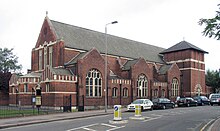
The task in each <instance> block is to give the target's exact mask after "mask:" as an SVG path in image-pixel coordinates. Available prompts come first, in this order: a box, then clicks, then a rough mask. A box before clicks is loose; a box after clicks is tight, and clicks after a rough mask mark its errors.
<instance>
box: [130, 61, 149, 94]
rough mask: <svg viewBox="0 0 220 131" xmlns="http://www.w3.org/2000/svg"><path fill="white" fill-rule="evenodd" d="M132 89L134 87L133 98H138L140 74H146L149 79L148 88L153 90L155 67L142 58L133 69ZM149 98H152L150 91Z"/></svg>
mask: <svg viewBox="0 0 220 131" xmlns="http://www.w3.org/2000/svg"><path fill="white" fill-rule="evenodd" d="M131 70H132V76H131V78H132V87H133V96H136V94H137V92H136V91H137V90H136V85H137V79H138V76H139V75H140V74H144V75H145V76H146V77H147V79H148V87H149V89H148V90H150V88H151V81H152V80H153V67H152V66H150V65H149V64H147V63H146V62H145V60H144V59H143V58H140V59H139V61H138V62H137V63H136V64H134V66H133V67H132V69H131ZM148 96H149V97H150V91H148Z"/></svg>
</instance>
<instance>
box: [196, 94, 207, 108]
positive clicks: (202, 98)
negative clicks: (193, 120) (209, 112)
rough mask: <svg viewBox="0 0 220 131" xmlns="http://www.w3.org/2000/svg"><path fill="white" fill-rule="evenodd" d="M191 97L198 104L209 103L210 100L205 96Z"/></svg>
mask: <svg viewBox="0 0 220 131" xmlns="http://www.w3.org/2000/svg"><path fill="white" fill-rule="evenodd" d="M193 99H194V100H196V101H197V104H198V105H200V106H203V105H210V100H209V99H208V98H207V97H206V96H195V97H193Z"/></svg>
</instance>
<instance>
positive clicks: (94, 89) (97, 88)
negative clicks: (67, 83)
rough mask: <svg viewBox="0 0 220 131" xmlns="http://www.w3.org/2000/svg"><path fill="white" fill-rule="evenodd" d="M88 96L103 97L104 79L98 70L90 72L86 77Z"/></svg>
mask: <svg viewBox="0 0 220 131" xmlns="http://www.w3.org/2000/svg"><path fill="white" fill-rule="evenodd" d="M86 96H91V97H97V96H102V77H101V73H100V72H99V71H98V70H96V69H92V70H90V71H89V72H88V74H87V75H86Z"/></svg>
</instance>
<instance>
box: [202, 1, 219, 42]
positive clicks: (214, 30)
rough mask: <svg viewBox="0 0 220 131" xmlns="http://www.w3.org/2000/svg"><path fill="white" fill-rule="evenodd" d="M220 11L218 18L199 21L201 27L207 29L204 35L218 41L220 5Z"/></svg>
mask: <svg viewBox="0 0 220 131" xmlns="http://www.w3.org/2000/svg"><path fill="white" fill-rule="evenodd" d="M218 6H219V11H216V16H215V17H214V18H210V19H203V18H201V19H200V20H199V25H205V29H204V30H203V32H202V33H203V35H204V36H208V37H209V38H211V37H214V38H215V39H217V40H220V4H218Z"/></svg>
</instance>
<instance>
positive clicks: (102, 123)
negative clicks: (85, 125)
mask: <svg viewBox="0 0 220 131" xmlns="http://www.w3.org/2000/svg"><path fill="white" fill-rule="evenodd" d="M101 125H103V126H109V127H114V128H115V127H117V126H114V125H109V124H105V123H101Z"/></svg>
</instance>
